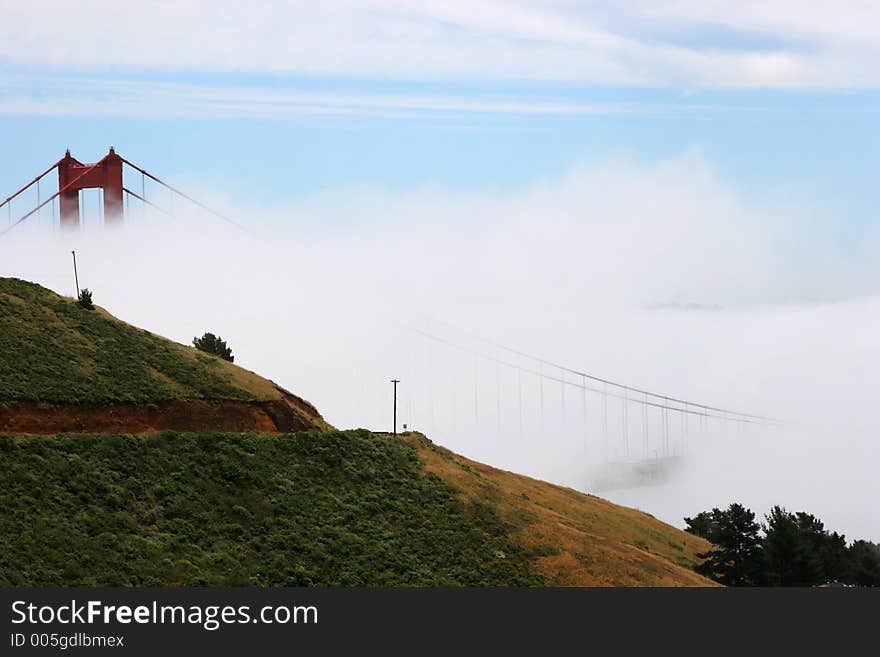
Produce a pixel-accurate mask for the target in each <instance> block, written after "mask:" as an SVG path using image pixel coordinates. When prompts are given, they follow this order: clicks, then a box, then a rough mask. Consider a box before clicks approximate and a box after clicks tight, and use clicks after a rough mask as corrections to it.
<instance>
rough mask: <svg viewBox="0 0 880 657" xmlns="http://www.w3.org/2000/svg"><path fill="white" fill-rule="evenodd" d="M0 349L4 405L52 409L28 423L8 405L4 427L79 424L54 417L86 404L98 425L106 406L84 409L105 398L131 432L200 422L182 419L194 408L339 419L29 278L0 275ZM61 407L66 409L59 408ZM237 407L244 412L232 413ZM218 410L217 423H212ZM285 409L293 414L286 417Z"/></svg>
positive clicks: (287, 425) (301, 422)
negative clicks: (13, 417)
mask: <svg viewBox="0 0 880 657" xmlns="http://www.w3.org/2000/svg"><path fill="white" fill-rule="evenodd" d="M0 354H3V355H4V356H3V358H0V404H5V405H6V407H9V406H10V405H19V406H20V409H19V410H20V412H19V413H18V416H19V417H18V419H19V421H20V422H24V420H27V419H28V417H29V416H28V415H26V414H25V412H24V411H25V410H28V411H29V413H30V415H42V416H43V417H42V418H39V417H37V418H30V421H29V422H26V423H25V425H26V426H24V427H17V426H9V423H8V422H7V423H6V426H4V422H3V417H5V418H6V419H9V417H10V416H9V413H6V414H5V415H4V416H3V417H0V430H3V429H6V430H17V431H21V430H27V429H33V432H35V433H43V431H41V430H40V427H41V426H43V425H46V426H47V428H48V429H49V430H51V429H52V428H53V427H54V428H56V429H60V430H64V429H79V428H80V427H79V426H70V427H65V426H60V427H59V426H57V425H58V424H59V422H58V421H56V420H55V419H54V418H55V417H57V416H60V417H66V416H71V415H72V414H75V410H76V409H80V411H81V412H82V413H86V418H85V420H84V421H83V424H84V425H89V424H91V425H94V424H95V423H98V422H99V415H97V414H95V413H91V414H89V413H87V412H86V411H85V410H84V409H94V408H96V407H97V408H99V409H101V408H103V409H107V408H112V409H113V410H114V411H115V412H116V418H115V419H116V420H117V421H115V422H114V421H109V418H105V424H107V425H108V428H109V429H113V428H115V429H116V430H120V429H122V430H126V431H138V432H139V431H141V430H149V429H156V428H172V429H174V428H180V429H184V428H193V427H187V426H177V425H176V424H175V418H177V419H181V418H185V417H186V416H187V414H190V415H193V414H195V415H197V416H199V417H201V418H203V420H202V421H203V424H202V426H200V427H198V428H220V429H223V428H228V429H232V428H235V429H239V428H241V429H248V428H249V429H251V430H258V429H262V430H267V429H272V428H275V427H273V426H271V425H272V424H281V425H282V426H279V427H277V428H279V429H281V430H294V429H308V428H316V429H324V428H329V425H327V424H326V422H324V421H323V419H322V418H321V416H320V414H319V413H318V412H317V410H316V409H315V408H314V406H312V405H311V404H309V403H308V402H305V401H304V400H302V399H300V398H298V397H295V396H294V395H292V394H290V393H289V392H287V391H285V390H283V389H282V388H280V387H278V386H277V385H276V384H274V383H272V382H271V381H268V380H266V379H264V378H262V377H260V376H257V375H256V374H254V373H253V372H249V371H247V370H245V369H242V368H241V367H238V366H236V365H233V364H232V363H229V362H227V361H225V360H223V359H221V358H217V357H216V356H212V355H209V354H206V353H203V352H200V351H198V350H196V349H194V348H192V347H186V346H184V345H181V344H178V343H176V342H172V341H171V340H167V339H165V338H162V337H160V336H157V335H154V334H152V333H150V332H148V331H144V330H142V329H139V328H136V327H134V326H130V325H129V324H126V323H124V322H121V321H119V320H117V319H116V318H114V317H112V316H111V315H110V314H109V313H107V312H106V311H104V310H103V309H100V308H98V309H97V310H95V311H89V310H86V309H84V308H82V307H80V306H79V304H77V303H76V302H75V301H74V300H73V299H68V298H65V297H61V296H59V295H57V294H55V293H54V292H52V291H50V290H47V289H46V288H44V287H41V286H39V285H36V284H34V283H29V282H26V281H22V280H19V279H14V278H0ZM182 402H183V403H185V404H184V405H183V406H181V403H182ZM196 402H211V403H212V404H213V406H208V407H206V406H205V404H204V403H202V404H198V403H196ZM221 402H226V404H225V405H224V404H222V403H221ZM34 404H40V405H41V406H39V407H34V406H33V405H34ZM186 404H189V406H186ZM248 405H250V406H248ZM59 407H60V409H61V413H60V414H59V413H56V412H54V411H53V408H59ZM258 407H259V409H262V410H263V411H267V410H268V411H269V415H273V416H275V417H273V418H272V422H267V421H265V418H263V420H264V421H263V422H260V421H259V418H249V417H248V414H247V413H245V412H243V411H244V410H247V411H256V409H257V408H258ZM126 409H128V410H130V411H132V414H131V416H130V420H131V422H130V423H129V424H130V425H131V426H128V425H126V422H124V421H120V420H119V416H120V414H122V415H124V414H125V411H126ZM144 409H150V410H151V412H150V413H146V412H145V410H144ZM134 411H136V412H134ZM227 411H228V414H230V415H232V416H234V419H230V418H227V419H226V420H224V413H226V412H227ZM212 415H214V416H216V420H217V424H216V425H211V424H210V419H211V416H212ZM281 416H287V420H288V421H287V422H279V421H278V417H281ZM38 420H42V424H41V422H40V421H38ZM251 420H253V421H251ZM205 423H207V424H205ZM230 423H231V426H226V425H230ZM236 423H237V424H236ZM101 430H103V429H101ZM47 432H51V431H47Z"/></svg>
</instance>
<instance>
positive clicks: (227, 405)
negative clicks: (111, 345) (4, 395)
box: [0, 398, 328, 434]
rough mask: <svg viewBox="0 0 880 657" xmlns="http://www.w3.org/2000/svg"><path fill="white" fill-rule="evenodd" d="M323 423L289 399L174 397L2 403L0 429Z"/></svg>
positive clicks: (270, 429)
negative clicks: (150, 400) (143, 401)
mask: <svg viewBox="0 0 880 657" xmlns="http://www.w3.org/2000/svg"><path fill="white" fill-rule="evenodd" d="M295 399H296V398H295ZM296 401H301V400H298V399H296ZM297 406H298V405H297ZM326 428H328V425H326V423H323V420H321V418H320V415H318V416H317V417H309V416H308V415H306V414H305V413H302V412H298V411H297V410H296V409H295V408H294V405H293V404H292V403H291V400H289V399H283V400H274V401H260V402H243V401H231V400H220V401H206V400H176V401H167V402H160V403H156V404H145V405H142V404H121V403H110V404H101V405H94V406H92V405H88V406H86V405H69V404H35V403H16V404H10V405H6V406H3V405H0V433H25V434H27V433H29V434H56V433H129V434H131V433H134V434H142V433H152V432H155V431H162V430H165V429H171V430H176V431H236V432H238V431H258V432H267V433H280V432H288V431H301V430H308V429H319V430H323V429H326Z"/></svg>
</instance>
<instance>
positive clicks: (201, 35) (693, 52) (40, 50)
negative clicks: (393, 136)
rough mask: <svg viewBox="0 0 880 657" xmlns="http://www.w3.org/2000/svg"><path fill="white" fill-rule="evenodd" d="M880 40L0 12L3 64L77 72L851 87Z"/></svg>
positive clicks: (92, 11) (831, 12) (90, 7)
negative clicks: (161, 72) (136, 71)
mask: <svg viewBox="0 0 880 657" xmlns="http://www.w3.org/2000/svg"><path fill="white" fill-rule="evenodd" d="M878 44H880V7H878V5H877V4H876V3H874V2H869V1H860V0H850V1H848V2H842V3H833V4H832V3H827V2H822V1H820V0H810V1H803V0H800V1H795V0H777V1H776V2H772V3H771V2H761V1H759V0H745V1H743V0H739V1H736V2H734V1H733V0H717V1H714V2H705V1H697V0H679V1H678V2H661V1H660V0H652V1H649V2H641V3H637V5H631V4H627V3H615V2H604V1H598V2H589V3H571V2H565V1H562V0H559V1H555V2H544V3H525V2H498V1H491V0H481V1H476V2H470V1H469V2H438V1H434V0H429V1H427V2H414V1H412V0H374V1H370V2H363V1H359V2H353V1H351V0H339V1H338V2H334V3H332V4H319V3H314V2H287V1H285V2H281V1H280V0H275V1H270V2H261V3H249V4H243V3H240V2H231V1H227V0H218V1H217V2H211V3H206V2H199V1H193V0H189V1H186V0H183V1H181V0H178V1H176V2H142V3H137V4H132V3H118V2H110V1H109V0H89V1H87V2H78V3H67V2H56V1H48V0H34V1H32V2H27V3H21V2H20V3H11V2H8V3H4V5H3V8H2V9H0V62H5V63H6V64H7V66H26V67H32V66H36V67H54V68H63V69H65V70H75V71H76V70H78V71H94V70H102V71H112V70H117V71H118V70H139V71H166V72H167V71H203V72H239V73H249V72H251V73H252V72H258V73H260V74H273V73H274V74H298V75H309V76H315V75H317V76H345V77H371V78H408V79H419V80H423V79H427V78H435V79H438V78H439V79H449V80H452V79H455V80H460V79H462V78H466V79H475V80H538V81H562V82H576V83H593V84H610V85H650V86H665V87H675V88H682V89H719V88H723V89H744V88H773V89H855V88H876V87H877V86H878V83H880V71H878V68H877V67H876V66H874V65H873V62H875V61H877V59H878V55H880V45H878Z"/></svg>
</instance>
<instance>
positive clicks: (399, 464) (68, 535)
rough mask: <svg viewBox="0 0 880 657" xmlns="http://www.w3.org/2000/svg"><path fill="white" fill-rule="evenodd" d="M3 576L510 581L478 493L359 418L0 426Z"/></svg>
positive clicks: (503, 536) (506, 547)
mask: <svg viewBox="0 0 880 657" xmlns="http://www.w3.org/2000/svg"><path fill="white" fill-rule="evenodd" d="M0 473H2V479H0V585H9V584H13V585H76V584H82V585H177V584H180V585H257V586H263V585H304V584H329V585H348V586H361V585H377V586H386V585H432V586H433V585H456V584H470V585H520V584H536V583H539V582H540V581H541V579H540V578H539V577H538V576H537V575H536V574H534V573H533V572H531V569H530V567H529V564H528V561H527V557H528V555H527V554H526V553H524V552H523V551H522V550H521V549H520V548H518V547H517V546H515V545H514V544H513V543H512V542H511V541H510V539H509V537H508V536H507V531H506V529H505V526H504V524H503V523H502V522H501V521H500V519H499V518H498V516H497V514H496V513H495V512H494V511H493V510H492V508H491V507H490V506H488V505H485V504H479V503H473V502H462V501H460V500H459V499H457V497H456V496H455V494H454V491H453V490H452V489H451V488H450V487H449V486H447V485H445V484H444V483H442V482H441V481H440V479H438V478H436V477H429V476H425V475H424V474H423V473H422V472H421V469H420V462H419V460H418V458H417V455H416V452H415V450H414V449H412V448H411V447H410V446H408V445H407V444H406V443H404V442H402V441H400V440H395V439H392V438H386V437H381V436H374V435H372V434H369V433H368V432H365V431H355V432H346V433H342V432H326V433H323V434H316V433H299V434H292V435H283V436H274V435H273V436H267V435H230V434H202V435H196V434H173V433H165V434H157V435H154V436H150V437H147V438H141V437H131V436H61V437H57V438H48V437H27V438H10V437H5V438H0Z"/></svg>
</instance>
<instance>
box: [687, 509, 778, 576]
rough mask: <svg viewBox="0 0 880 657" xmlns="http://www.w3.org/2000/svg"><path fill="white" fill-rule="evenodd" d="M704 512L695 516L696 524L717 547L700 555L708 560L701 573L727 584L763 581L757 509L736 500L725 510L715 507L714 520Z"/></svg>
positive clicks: (698, 567) (701, 566)
mask: <svg viewBox="0 0 880 657" xmlns="http://www.w3.org/2000/svg"><path fill="white" fill-rule="evenodd" d="M701 515H702V514H700V515H698V516H696V519H694V518H692V519H691V520H692V521H694V522H695V523H696V524H695V525H694V524H692V526H694V527H695V528H699V529H700V530H701V531H706V532H707V533H708V535H709V536H711V538H710V540H711V541H712V542H713V543H714V544H715V549H713V550H709V551H708V552H704V553H702V554H699V555H697V556H699V557H700V558H702V559H705V561H703V563H701V564H700V565H699V566H697V568H696V570H697V572H698V573H701V574H703V575H706V576H707V577H709V578H711V579H714V580H715V581H716V582H720V583H721V584H725V585H727V586H752V585H755V584H759V583H760V573H761V556H762V555H761V542H760V537H759V532H760V531H761V526H760V525H759V524H758V523H756V522H755V514H754V512H752V511H750V510H749V509H746V508H745V507H744V506H742V505H741V504H736V503H734V504H731V505H730V506H729V507H728V508H727V509H726V510H724V511H722V510H720V509H717V508H716V509H712V512H711V519H709V518H707V517H705V516H703V517H702V518H701ZM689 524H691V523H689ZM694 533H695V532H694Z"/></svg>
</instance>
